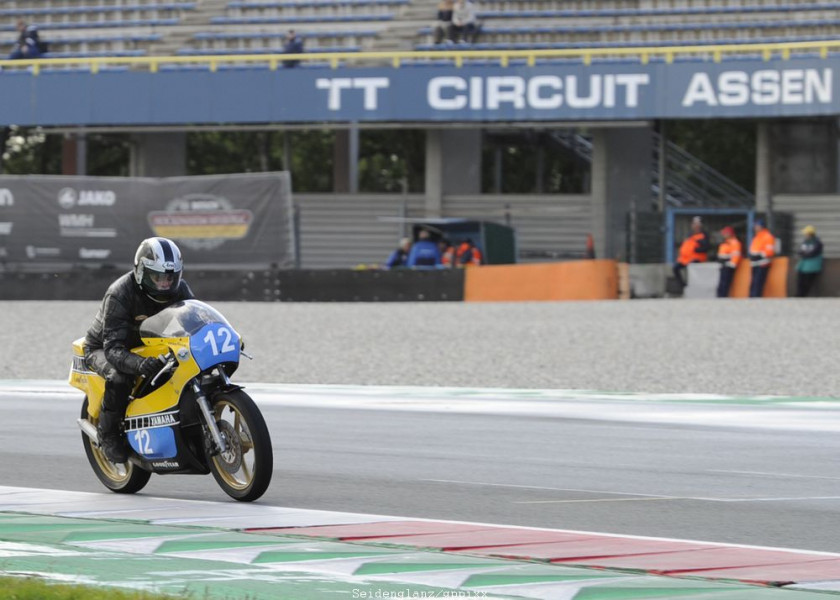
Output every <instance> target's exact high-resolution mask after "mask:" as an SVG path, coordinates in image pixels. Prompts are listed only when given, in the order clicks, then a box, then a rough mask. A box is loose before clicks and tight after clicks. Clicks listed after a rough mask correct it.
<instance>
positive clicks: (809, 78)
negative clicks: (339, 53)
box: [0, 58, 840, 125]
mask: <svg viewBox="0 0 840 600" xmlns="http://www.w3.org/2000/svg"><path fill="white" fill-rule="evenodd" d="M838 68H840V59H837V58H826V59H816V58H815V59H791V60H774V61H760V60H727V61H723V62H721V63H714V62H676V63H673V64H666V63H664V62H659V63H655V64H641V63H626V64H624V63H622V64H597V63H596V64H593V65H590V66H586V65H584V64H582V63H571V64H570V63H563V64H554V65H542V66H535V67H526V66H515V67H514V66H509V67H502V66H464V67H462V68H456V67H454V66H452V67H448V66H423V67H422V68H421V67H417V66H413V67H412V66H403V67H401V68H375V69H370V68H350V67H343V68H338V69H329V70H326V69H317V68H306V67H305V66H301V67H299V68H294V69H285V68H278V69H276V70H274V71H272V70H270V69H268V68H267V67H265V68H256V67H255V68H250V69H236V68H231V69H219V70H217V71H214V72H211V71H209V70H208V71H202V70H196V69H190V70H178V69H172V70H161V71H159V72H157V73H149V72H138V71H134V70H132V71H127V72H126V71H120V72H109V71H107V70H102V71H100V72H98V73H96V74H91V73H87V72H70V73H68V72H66V71H63V72H61V73H55V72H50V71H48V70H43V71H42V72H41V73H40V74H39V75H37V76H35V75H22V74H21V73H19V72H15V73H13V74H11V73H9V74H7V73H4V72H0V85H2V87H3V90H4V99H5V102H3V103H2V105H0V121H2V123H0V124H19V125H25V124H39V125H67V124H75V125H78V124H93V125H95V124H111V125H114V124H117V125H119V124H124V125H140V124H182V123H248V122H258V123H266V122H348V121H355V122H373V121H379V122H400V121H415V122H423V121H438V122H446V121H487V122H492V121H575V120H621V119H652V118H720V117H784V116H808V115H831V114H838V113H840V110H838V98H840V89H838V85H840V77H838V73H837V71H838ZM7 75H9V76H7ZM67 97H73V98H74V101H73V102H66V101H65V99H66V98H67Z"/></svg>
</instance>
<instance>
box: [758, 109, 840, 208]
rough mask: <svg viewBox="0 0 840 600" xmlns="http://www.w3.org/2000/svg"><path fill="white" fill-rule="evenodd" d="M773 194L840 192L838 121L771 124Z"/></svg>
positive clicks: (820, 120) (801, 120) (799, 121)
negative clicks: (838, 189) (839, 177)
mask: <svg viewBox="0 0 840 600" xmlns="http://www.w3.org/2000/svg"><path fill="white" fill-rule="evenodd" d="M769 143H770V148H771V149H770V178H771V189H772V193H773V194H788V193H796V194H827V193H834V192H836V191H837V175H838V173H837V158H838V156H837V121H836V119H834V118H824V119H796V120H782V121H773V122H771V123H770V124H769Z"/></svg>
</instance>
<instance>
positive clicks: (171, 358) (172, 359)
mask: <svg viewBox="0 0 840 600" xmlns="http://www.w3.org/2000/svg"><path fill="white" fill-rule="evenodd" d="M159 358H161V359H162V358H163V356H160V357H159ZM177 363H178V361H177V360H175V357H174V356H172V355H169V356H167V358H166V364H165V365H163V368H162V369H161V370H160V371H158V372H157V374H156V375H155V376H154V377H153V378H152V380H151V381H150V382H149V385H150V386H152V387H154V385H155V383H157V380H158V378H159V377H160V376H161V375H163V374H164V373H166V372H167V371H169V370H171V369H172V367H174V366H175V365H176V364H177Z"/></svg>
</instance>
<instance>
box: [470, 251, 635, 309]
mask: <svg viewBox="0 0 840 600" xmlns="http://www.w3.org/2000/svg"><path fill="white" fill-rule="evenodd" d="M465 275H466V281H465V283H464V300H465V301H467V302H515V301H533V300H614V299H616V298H618V265H617V263H616V261H614V260H579V261H570V262H559V263H539V264H530V265H489V266H483V267H472V268H467V269H466V274H465Z"/></svg>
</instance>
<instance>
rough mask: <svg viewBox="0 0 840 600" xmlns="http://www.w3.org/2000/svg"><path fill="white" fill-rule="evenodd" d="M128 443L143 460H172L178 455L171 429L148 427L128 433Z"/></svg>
mask: <svg viewBox="0 0 840 600" xmlns="http://www.w3.org/2000/svg"><path fill="white" fill-rule="evenodd" d="M128 443H129V444H131V447H132V448H134V451H135V452H136V453H137V454H139V455H140V456H142V457H143V458H149V459H151V458H172V457H174V456H177V455H178V447H177V446H176V445H175V433H174V432H173V431H172V428H171V427H149V428H147V429H135V430H133V431H129V432H128Z"/></svg>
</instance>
